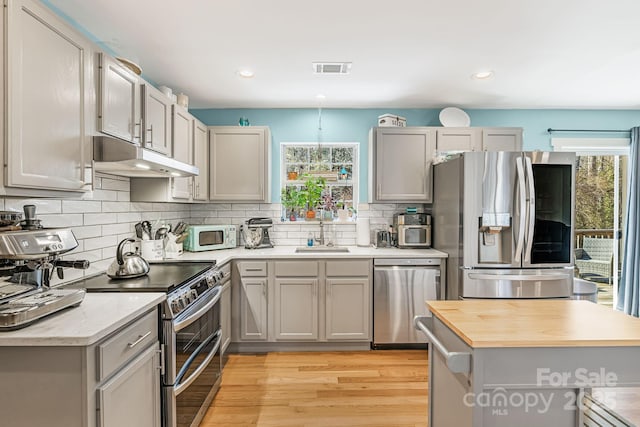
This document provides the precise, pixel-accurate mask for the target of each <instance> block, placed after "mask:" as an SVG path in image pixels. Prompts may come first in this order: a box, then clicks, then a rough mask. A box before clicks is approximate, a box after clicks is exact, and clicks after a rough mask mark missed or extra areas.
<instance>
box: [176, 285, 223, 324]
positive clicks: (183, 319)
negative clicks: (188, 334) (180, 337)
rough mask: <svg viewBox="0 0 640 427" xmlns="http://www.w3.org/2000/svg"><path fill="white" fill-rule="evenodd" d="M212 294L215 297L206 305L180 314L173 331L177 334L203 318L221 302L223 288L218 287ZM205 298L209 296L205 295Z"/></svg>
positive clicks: (194, 307)
mask: <svg viewBox="0 0 640 427" xmlns="http://www.w3.org/2000/svg"><path fill="white" fill-rule="evenodd" d="M211 293H212V294H214V295H213V297H212V298H211V299H210V300H209V301H207V303H206V304H205V305H203V306H200V305H194V306H192V307H190V308H188V309H187V310H185V311H183V312H182V313H180V315H179V316H178V317H177V318H176V319H175V320H174V321H173V330H174V331H175V332H178V331H180V330H182V329H184V328H186V327H187V326H189V325H190V324H192V323H193V322H195V321H196V320H198V319H199V318H200V317H202V315H203V314H204V313H206V312H207V311H209V310H211V307H213V306H214V305H216V304H217V303H218V301H220V297H221V296H222V288H221V287H220V286H216V287H215V288H212V289H211ZM203 296H209V295H208V294H207V293H205V294H204V295H203ZM203 299H204V298H203Z"/></svg>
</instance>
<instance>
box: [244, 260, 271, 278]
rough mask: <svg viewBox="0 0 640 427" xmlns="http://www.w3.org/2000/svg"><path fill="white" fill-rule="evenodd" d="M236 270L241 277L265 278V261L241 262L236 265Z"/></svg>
mask: <svg viewBox="0 0 640 427" xmlns="http://www.w3.org/2000/svg"><path fill="white" fill-rule="evenodd" d="M238 270H240V276H242V277H265V276H266V275H267V262H266V261H242V262H239V263H238Z"/></svg>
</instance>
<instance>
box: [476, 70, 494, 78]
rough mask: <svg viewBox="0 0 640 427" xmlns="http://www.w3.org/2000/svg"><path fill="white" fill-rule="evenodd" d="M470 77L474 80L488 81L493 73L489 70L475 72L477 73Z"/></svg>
mask: <svg viewBox="0 0 640 427" xmlns="http://www.w3.org/2000/svg"><path fill="white" fill-rule="evenodd" d="M471 77H472V78H474V79H476V80H487V79H490V78H491V77H493V71H491V70H488V71H480V72H477V73H475V74H473V75H472V76H471Z"/></svg>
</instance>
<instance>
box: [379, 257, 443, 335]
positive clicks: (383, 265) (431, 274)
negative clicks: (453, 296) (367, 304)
mask: <svg viewBox="0 0 640 427" xmlns="http://www.w3.org/2000/svg"><path fill="white" fill-rule="evenodd" d="M373 265H374V268H373V347H374V348H380V347H389V346H393V347H412V346H420V347H423V346H424V345H425V344H426V342H427V340H426V339H425V338H424V336H422V335H420V334H419V333H418V331H416V329H415V327H414V324H413V318H414V317H415V316H417V315H430V313H429V311H428V310H427V307H426V305H425V301H427V300H435V299H441V298H442V295H444V289H442V287H441V280H440V278H441V266H443V264H442V262H441V260H440V259H437V258H423V259H374V261H373Z"/></svg>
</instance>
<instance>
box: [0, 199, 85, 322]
mask: <svg viewBox="0 0 640 427" xmlns="http://www.w3.org/2000/svg"><path fill="white" fill-rule="evenodd" d="M25 212H26V209H25ZM30 213H32V211H31V208H30ZM27 222H28V223H24V221H23V224H22V225H24V226H26V228H27V229H15V228H16V227H17V224H16V225H13V226H9V228H10V229H9V230H8V231H0V331H2V330H12V329H19V328H23V327H25V326H28V325H30V324H31V323H33V322H35V321H36V320H38V319H40V318H42V317H44V316H47V315H49V314H52V313H55V312H57V311H59V310H63V309H65V308H68V307H73V306H77V305H79V304H80V303H81V302H82V300H83V299H84V295H85V290H84V289H58V288H51V287H50V284H51V275H52V274H53V272H54V271H55V272H56V273H57V275H58V277H59V278H60V279H62V278H63V274H64V273H63V268H77V269H86V268H88V267H89V261H84V260H81V261H80V260H79V261H71V260H62V259H60V256H61V255H63V254H65V253H67V252H69V251H71V250H73V249H75V248H76V247H77V246H78V241H77V240H76V238H75V236H74V234H73V232H72V231H71V229H68V228H42V227H41V226H40V224H39V221H37V220H35V219H34V217H33V216H32V217H31V218H29V219H27ZM21 227H22V226H20V227H17V228H21ZM5 229H6V227H5Z"/></svg>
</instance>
